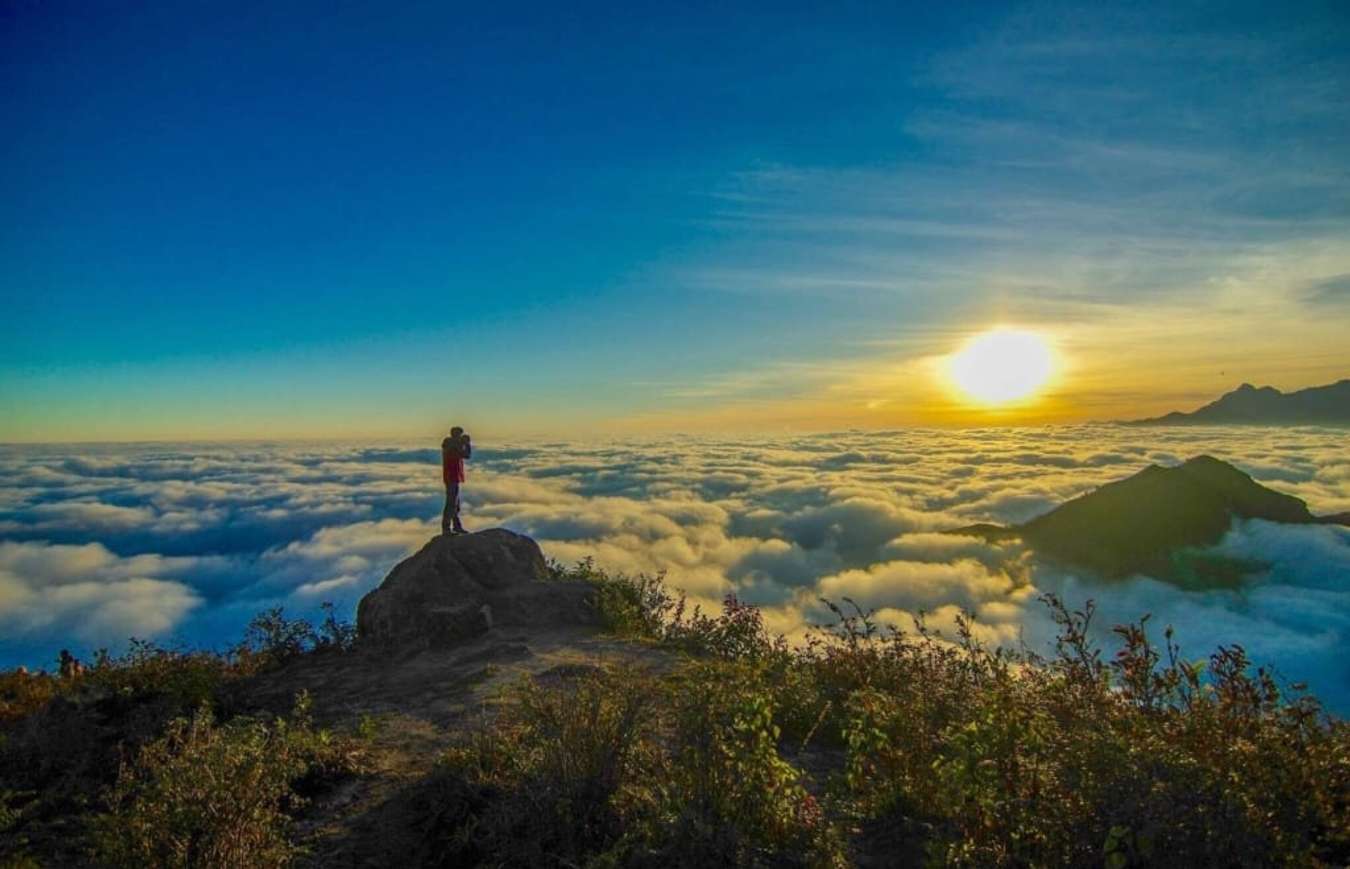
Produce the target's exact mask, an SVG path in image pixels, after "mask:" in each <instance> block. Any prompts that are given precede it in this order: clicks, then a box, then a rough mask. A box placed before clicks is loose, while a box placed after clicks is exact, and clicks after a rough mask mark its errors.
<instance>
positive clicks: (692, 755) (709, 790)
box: [427, 662, 842, 866]
mask: <svg viewBox="0 0 1350 869" xmlns="http://www.w3.org/2000/svg"><path fill="white" fill-rule="evenodd" d="M708 666H711V667H716V668H726V669H727V671H728V672H724V673H720V674H718V677H719V678H721V679H726V678H728V677H730V678H736V677H737V676H739V675H743V674H740V673H738V672H733V671H737V670H738V669H739V665H735V664H729V663H723V662H714V663H712V664H709V665H701V664H697V663H695V664H692V665H691V669H688V670H685V671H682V672H681V673H680V674H678V675H677V676H675V677H673V678H670V679H662V678H659V677H656V676H652V675H647V674H643V673H639V672H634V671H620V672H616V673H598V674H593V675H587V676H584V677H581V678H579V679H577V680H574V681H572V682H571V683H570V684H564V685H557V686H552V687H540V686H538V685H533V684H530V683H524V684H521V685H519V686H517V687H516V688H515V689H513V691H512V692H510V694H509V695H508V697H507V698H506V699H507V700H508V703H507V705H506V706H505V707H504V710H503V712H502V713H501V714H500V716H499V717H498V718H497V719H495V720H494V721H492V722H491V723H490V724H489V725H488V726H487V727H485V728H483V729H482V730H479V731H476V732H474V733H473V734H471V735H470V736H468V737H467V738H466V739H465V741H464V742H463V744H462V745H461V746H459V747H457V748H456V749H454V750H452V751H451V752H449V753H448V754H447V756H446V759H445V761H444V765H443V768H442V771H441V776H440V779H439V784H438V790H437V794H436V796H435V797H434V799H433V803H434V805H435V806H436V809H435V811H434V813H433V820H432V822H431V825H430V826H431V833H430V838H431V839H432V840H433V841H435V842H437V843H438V844H437V847H436V849H435V850H434V852H433V855H432V856H431V857H430V858H429V859H428V860H427V862H428V863H429V864H430V865H447V866H448V865H455V866H472V865H530V866H577V865H595V866H599V865H635V866H680V865H708V864H709V863H710V862H719V861H721V862H729V863H730V864H733V865H747V866H753V865H785V866H795V865H835V864H838V863H839V862H840V861H841V859H842V857H841V852H840V850H839V846H838V839H837V836H835V835H834V831H833V829H832V828H831V827H830V826H829V825H828V823H827V822H826V820H825V817H824V813H823V811H822V810H821V808H820V806H819V805H818V804H817V803H816V801H815V799H814V798H813V797H812V796H811V795H810V794H808V793H807V791H806V789H805V788H804V787H803V785H802V782H801V774H800V772H799V771H797V770H796V769H795V768H794V767H793V766H792V765H791V764H790V763H788V762H787V761H785V760H784V759H783V758H782V756H781V755H780V754H779V752H778V750H777V747H776V738H777V731H776V728H775V727H774V725H773V722H772V706H771V703H772V701H771V699H770V698H769V697H768V695H767V694H764V695H758V696H747V695H745V694H743V693H742V692H741V691H740V690H738V689H735V688H731V687H727V688H725V689H723V690H720V691H719V690H712V691H710V690H709V682H708V681H707V679H708V678H709V676H710V675H711V674H710V673H709V672H708V671H707V667H708Z"/></svg>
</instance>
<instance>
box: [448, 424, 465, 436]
mask: <svg viewBox="0 0 1350 869" xmlns="http://www.w3.org/2000/svg"><path fill="white" fill-rule="evenodd" d="M463 434H464V429H462V428H460V427H459V426H455V427H454V428H452V429H450V437H452V438H457V437H460V436H461V435H463Z"/></svg>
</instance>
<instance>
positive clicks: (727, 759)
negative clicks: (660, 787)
mask: <svg viewBox="0 0 1350 869" xmlns="http://www.w3.org/2000/svg"><path fill="white" fill-rule="evenodd" d="M761 674H762V671H761V670H760V668H758V667H756V666H755V665H754V663H753V662H747V663H722V662H708V663H693V664H691V665H689V667H688V668H687V669H686V670H685V671H684V673H682V674H681V677H680V681H679V684H680V685H682V689H681V690H677V691H676V693H675V695H674V699H673V702H672V706H673V716H674V728H673V729H674V738H673V752H672V756H671V759H670V763H669V773H668V774H669V778H670V781H669V785H668V787H667V789H666V791H665V797H666V807H665V808H666V812H667V813H668V814H669V815H671V816H673V817H674V822H673V828H672V829H671V830H669V831H667V832H665V833H664V834H663V838H664V839H665V840H666V841H665V843H664V844H665V848H666V850H667V854H668V857H669V858H670V860H671V862H672V863H678V862H680V861H681V859H683V860H686V861H688V862H689V863H692V864H697V865H715V864H718V863H725V864H727V865H757V864H762V863H767V864H773V865H783V864H785V863H786V864H797V865H834V864H836V863H840V862H842V859H843V858H842V849H841V847H840V844H839V841H838V837H837V834H836V831H835V830H834V829H833V828H832V827H831V825H830V824H829V823H828V822H827V821H826V818H825V814H824V811H823V810H822V808H821V806H820V804H819V803H818V802H817V800H816V798H815V797H814V796H812V795H811V794H810V793H808V792H807V790H806V788H805V786H804V784H803V777H802V774H801V772H800V771H799V770H797V769H796V768H795V767H794V766H793V765H792V764H790V763H789V762H788V761H786V760H784V759H783V757H782V756H781V755H780V754H779V752H778V739H779V735H780V732H779V728H778V726H777V725H776V724H774V711H775V710H774V700H773V694H772V691H771V690H770V689H769V688H767V687H766V686H765V685H764V683H763V681H762V680H761V679H760V676H761Z"/></svg>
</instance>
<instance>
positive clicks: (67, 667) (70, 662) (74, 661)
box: [60, 649, 84, 679]
mask: <svg viewBox="0 0 1350 869" xmlns="http://www.w3.org/2000/svg"><path fill="white" fill-rule="evenodd" d="M60 660H61V669H60V673H61V678H62V679H74V678H75V677H76V676H83V675H84V665H83V664H81V663H80V659H79V658H77V657H75V656H74V655H72V654H71V653H70V651H69V650H68V649H62V650H61V658H60Z"/></svg>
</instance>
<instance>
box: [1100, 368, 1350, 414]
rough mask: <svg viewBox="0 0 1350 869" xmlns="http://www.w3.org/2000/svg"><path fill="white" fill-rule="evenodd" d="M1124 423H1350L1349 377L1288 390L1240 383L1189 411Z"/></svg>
mask: <svg viewBox="0 0 1350 869" xmlns="http://www.w3.org/2000/svg"><path fill="white" fill-rule="evenodd" d="M1126 425H1334V426H1341V425H1350V379H1346V380H1338V381H1336V382H1335V383H1330V384H1327V385H1326V386H1314V387H1310V388H1308V389H1300V390H1298V391H1297V392H1289V393H1285V392H1281V391H1280V390H1278V389H1276V388H1275V387H1273V386H1259V387H1258V386H1253V385H1252V384H1250V383H1243V384H1241V385H1240V386H1238V388H1237V389H1234V390H1233V391H1232V392H1228V393H1225V394H1224V395H1222V396H1220V397H1219V398H1218V399H1217V400H1215V401H1212V402H1210V403H1209V404H1207V405H1205V406H1204V407H1201V408H1199V409H1198V410H1195V411H1192V412H1191V413H1182V412H1180V411H1173V412H1172V413H1169V414H1167V415H1165V416H1159V417H1153V418H1151V419H1138V420H1133V421H1130V422H1128V423H1126Z"/></svg>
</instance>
